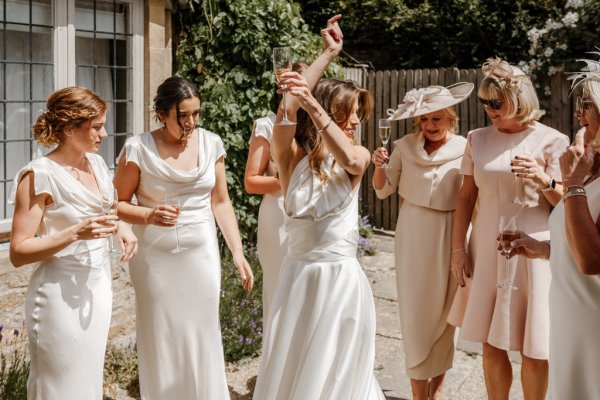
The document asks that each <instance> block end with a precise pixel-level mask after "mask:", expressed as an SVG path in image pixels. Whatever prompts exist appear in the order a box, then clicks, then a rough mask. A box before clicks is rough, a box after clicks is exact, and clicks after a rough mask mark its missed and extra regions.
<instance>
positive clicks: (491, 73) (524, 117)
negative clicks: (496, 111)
mask: <svg viewBox="0 0 600 400" xmlns="http://www.w3.org/2000/svg"><path fill="white" fill-rule="evenodd" d="M481 71H482V72H483V76H484V78H483V81H482V82H481V85H480V86H479V90H478V91H477V95H478V96H479V97H480V98H482V99H485V100H499V101H505V102H506V104H507V105H508V113H507V114H506V116H505V118H507V119H512V120H516V121H517V122H519V123H522V124H526V125H531V124H533V123H534V122H535V121H537V120H538V119H540V117H541V116H542V115H544V112H543V111H541V110H540V102H539V100H538V97H537V94H536V92H535V88H534V86H533V83H532V82H531V78H530V77H529V76H527V75H525V73H524V72H523V71H521V70H520V69H519V68H517V67H515V66H512V65H510V64H509V63H507V62H506V61H504V60H502V59H500V58H488V59H487V61H486V62H485V63H484V64H483V66H482V67H481Z"/></svg>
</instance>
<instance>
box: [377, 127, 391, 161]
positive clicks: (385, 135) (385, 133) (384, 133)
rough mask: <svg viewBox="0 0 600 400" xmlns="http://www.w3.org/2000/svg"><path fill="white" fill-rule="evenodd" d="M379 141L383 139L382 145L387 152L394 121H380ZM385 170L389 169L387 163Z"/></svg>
mask: <svg viewBox="0 0 600 400" xmlns="http://www.w3.org/2000/svg"><path fill="white" fill-rule="evenodd" d="M378 127H379V130H378V132H379V139H381V144H382V146H383V147H385V148H386V150H387V144H388V143H389V141H390V134H391V130H392V121H391V120H389V119H387V118H381V119H379V124H378ZM383 168H387V163H386V164H384V165H383Z"/></svg>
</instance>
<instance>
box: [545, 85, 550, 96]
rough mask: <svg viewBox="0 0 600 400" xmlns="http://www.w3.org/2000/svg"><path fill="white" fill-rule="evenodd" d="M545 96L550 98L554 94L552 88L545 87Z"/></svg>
mask: <svg viewBox="0 0 600 400" xmlns="http://www.w3.org/2000/svg"><path fill="white" fill-rule="evenodd" d="M544 94H545V95H546V96H550V95H551V94H552V91H551V90H550V86H544Z"/></svg>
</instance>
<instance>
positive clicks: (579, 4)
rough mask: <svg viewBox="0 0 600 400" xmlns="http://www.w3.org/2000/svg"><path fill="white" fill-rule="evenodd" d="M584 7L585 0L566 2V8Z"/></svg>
mask: <svg viewBox="0 0 600 400" xmlns="http://www.w3.org/2000/svg"><path fill="white" fill-rule="evenodd" d="M581 7H583V0H568V1H567V4H565V8H581Z"/></svg>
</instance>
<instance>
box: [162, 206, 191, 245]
mask: <svg viewBox="0 0 600 400" xmlns="http://www.w3.org/2000/svg"><path fill="white" fill-rule="evenodd" d="M165 204H166V205H168V206H169V207H173V208H174V209H175V213H176V214H177V217H176V219H175V243H176V246H175V248H174V249H173V250H171V253H180V252H182V251H184V250H187V248H185V247H181V246H180V245H179V232H178V231H177V225H178V222H177V221H178V219H179V213H180V211H181V201H180V200H179V196H178V195H172V196H165Z"/></svg>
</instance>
